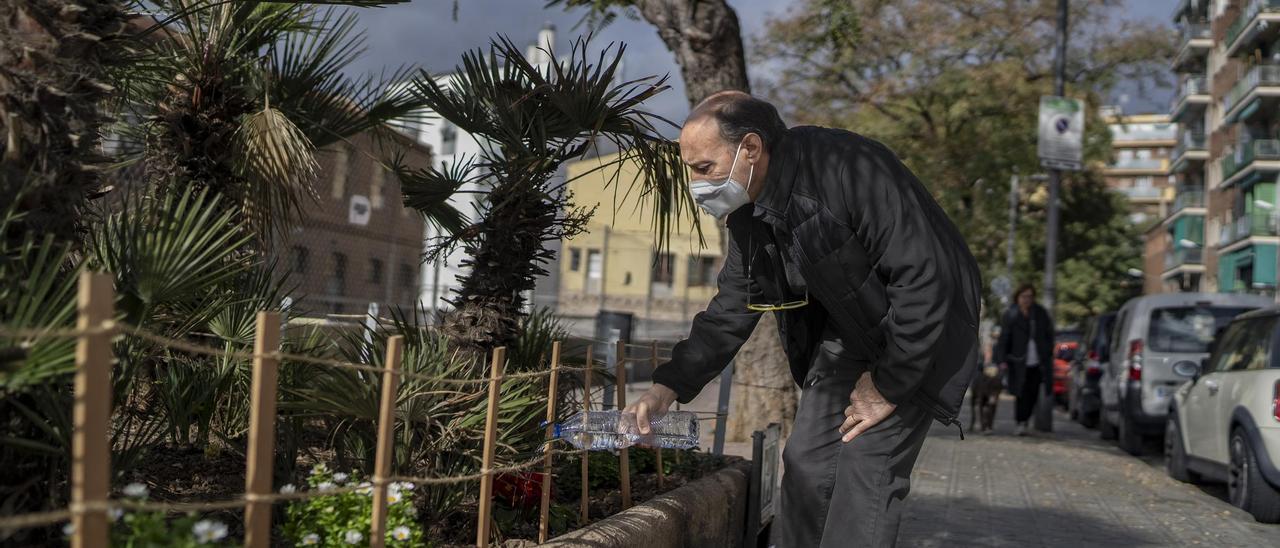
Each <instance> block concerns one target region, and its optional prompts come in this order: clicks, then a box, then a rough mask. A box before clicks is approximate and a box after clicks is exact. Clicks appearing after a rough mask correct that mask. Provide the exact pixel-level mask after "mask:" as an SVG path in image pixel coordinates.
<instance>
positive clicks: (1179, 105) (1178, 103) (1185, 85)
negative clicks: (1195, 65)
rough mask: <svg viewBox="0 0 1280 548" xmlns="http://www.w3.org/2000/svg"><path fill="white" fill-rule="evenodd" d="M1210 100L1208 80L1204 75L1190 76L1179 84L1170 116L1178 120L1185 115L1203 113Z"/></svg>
mask: <svg viewBox="0 0 1280 548" xmlns="http://www.w3.org/2000/svg"><path fill="white" fill-rule="evenodd" d="M1210 100H1211V99H1210V97H1209V84H1208V80H1207V79H1206V78H1205V77H1204V76H1191V77H1188V78H1186V79H1184V80H1183V81H1182V84H1181V85H1179V86H1178V95H1177V96H1175V97H1174V98H1173V104H1172V105H1170V106H1169V118H1170V119H1171V120H1173V121H1174V122H1177V121H1178V120H1179V119H1181V118H1183V117H1184V116H1188V115H1192V114H1201V115H1203V114H1204V109H1205V108H1207V107H1208V106H1209V101H1210Z"/></svg>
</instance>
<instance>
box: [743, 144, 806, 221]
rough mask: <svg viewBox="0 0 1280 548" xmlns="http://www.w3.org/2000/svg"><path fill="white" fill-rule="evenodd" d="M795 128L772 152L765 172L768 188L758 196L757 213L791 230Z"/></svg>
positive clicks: (759, 217)
mask: <svg viewBox="0 0 1280 548" xmlns="http://www.w3.org/2000/svg"><path fill="white" fill-rule="evenodd" d="M791 133H792V132H791V130H788V131H786V132H785V133H783V135H782V139H780V140H779V141H778V143H777V144H776V145H774V147H773V150H772V151H770V152H769V171H768V172H766V173H765V175H764V190H762V191H761V192H760V196H759V197H757V198H756V201H755V204H754V205H755V208H754V210H753V216H754V217H756V218H758V219H761V220H763V221H765V222H767V223H769V224H771V225H773V226H774V227H775V228H778V229H781V230H784V231H787V232H790V227H789V225H788V224H787V211H788V209H789V208H790V205H791V189H792V188H793V187H794V186H795V178H796V164H797V161H796V160H797V159H796V158H795V156H796V153H795V151H794V150H793V149H794V148H795V143H794V141H795V139H794V138H793V136H792V135H791Z"/></svg>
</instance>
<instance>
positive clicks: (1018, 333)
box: [992, 303, 1053, 394]
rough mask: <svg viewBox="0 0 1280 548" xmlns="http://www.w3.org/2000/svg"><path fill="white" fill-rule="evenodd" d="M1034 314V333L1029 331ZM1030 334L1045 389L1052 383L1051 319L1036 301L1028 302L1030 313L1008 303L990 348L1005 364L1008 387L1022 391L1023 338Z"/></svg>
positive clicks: (1011, 389) (1023, 365) (1024, 359)
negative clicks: (996, 337)
mask: <svg viewBox="0 0 1280 548" xmlns="http://www.w3.org/2000/svg"><path fill="white" fill-rule="evenodd" d="M1033 316H1034V317H1035V320H1036V321H1035V333H1034V334H1033V333H1032V332H1031V325H1032V322H1031V318H1032V317H1033ZM1032 336H1034V337H1035V340H1036V354H1038V355H1039V357H1040V366H1039V367H1041V369H1040V380H1041V382H1043V383H1044V385H1045V390H1050V389H1051V388H1052V387H1053V319H1052V318H1050V317H1049V312H1048V311H1047V310H1045V309H1044V307H1043V306H1040V305H1038V304H1034V303H1033V304H1032V305H1031V314H1030V315H1024V314H1023V313H1022V311H1021V310H1019V309H1018V307H1017V306H1013V307H1010V308H1009V310H1008V311H1006V312H1005V313H1004V318H1003V319H1002V320H1001V322H1000V339H999V340H998V341H997V342H996V347H995V348H994V349H992V358H993V359H994V360H995V362H996V363H1005V364H1008V365H1009V391H1010V392H1011V393H1013V394H1021V393H1022V379H1023V378H1024V372H1025V371H1026V363H1027V342H1028V341H1029V340H1031V337H1032Z"/></svg>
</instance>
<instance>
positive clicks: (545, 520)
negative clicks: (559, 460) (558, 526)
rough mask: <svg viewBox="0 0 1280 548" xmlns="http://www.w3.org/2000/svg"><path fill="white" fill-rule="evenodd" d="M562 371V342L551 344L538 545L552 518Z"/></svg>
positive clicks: (545, 534) (544, 539)
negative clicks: (553, 459) (553, 441)
mask: <svg viewBox="0 0 1280 548" xmlns="http://www.w3.org/2000/svg"><path fill="white" fill-rule="evenodd" d="M559 369H560V341H554V342H552V343H551V380H550V381H549V382H548V386H547V443H546V444H545V445H543V446H542V513H541V516H540V518H539V519H538V544H542V543H544V542H546V541H547V535H548V534H549V533H550V528H551V524H550V519H549V518H550V517H551V436H552V435H553V434H554V431H555V425H554V424H553V423H555V420H556V394H558V388H559V387H558V386H557V385H556V383H557V381H558V380H559V379H558V376H559Z"/></svg>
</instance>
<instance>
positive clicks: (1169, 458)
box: [1164, 410, 1200, 483]
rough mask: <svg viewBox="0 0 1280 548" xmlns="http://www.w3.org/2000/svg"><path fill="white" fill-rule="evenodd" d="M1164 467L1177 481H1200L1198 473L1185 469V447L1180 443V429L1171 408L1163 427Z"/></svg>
mask: <svg viewBox="0 0 1280 548" xmlns="http://www.w3.org/2000/svg"><path fill="white" fill-rule="evenodd" d="M1164 469H1165V471H1166V472H1168V473H1169V477H1171V478H1173V479H1176V480H1178V481H1183V482H1187V483H1198V482H1199V481H1200V476H1199V474H1196V473H1195V472H1192V471H1190V470H1188V469H1187V448H1186V446H1185V445H1183V444H1182V430H1181V429H1179V428H1178V419H1177V415H1175V414H1174V412H1173V411H1172V410H1170V411H1169V420H1168V421H1166V422H1165V427H1164Z"/></svg>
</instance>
